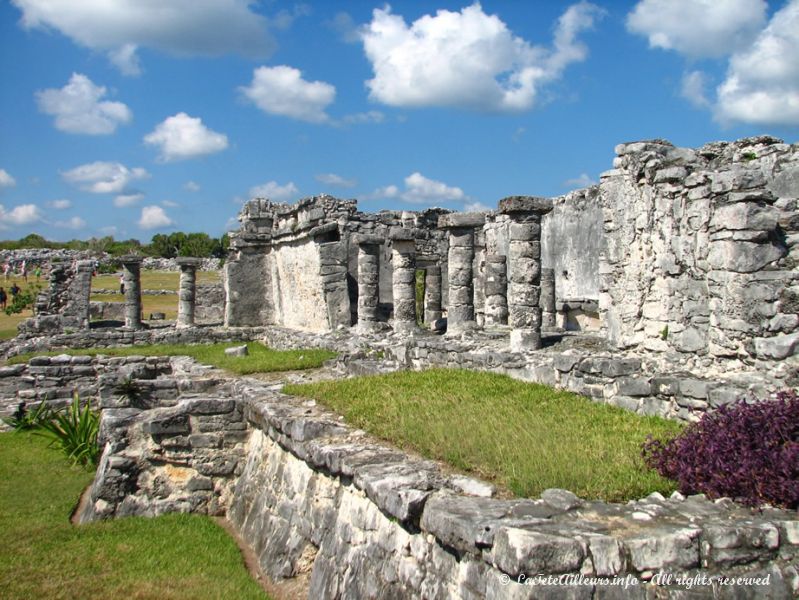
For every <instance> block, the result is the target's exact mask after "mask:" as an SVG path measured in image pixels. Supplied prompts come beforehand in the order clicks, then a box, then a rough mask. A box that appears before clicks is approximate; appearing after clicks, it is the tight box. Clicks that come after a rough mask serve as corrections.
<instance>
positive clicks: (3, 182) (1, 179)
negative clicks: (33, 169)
mask: <svg viewBox="0 0 799 600" xmlns="http://www.w3.org/2000/svg"><path fill="white" fill-rule="evenodd" d="M15 185H17V180H16V179H14V178H13V177H11V175H10V174H9V173H8V171H6V170H5V169H0V188H4V187H14V186H15Z"/></svg>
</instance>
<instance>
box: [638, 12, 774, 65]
mask: <svg viewBox="0 0 799 600" xmlns="http://www.w3.org/2000/svg"><path fill="white" fill-rule="evenodd" d="M766 8H767V6H766V2H765V1H764V0H641V2H639V3H638V4H636V5H635V8H634V9H633V10H632V12H631V13H630V14H629V15H627V29H628V30H629V31H631V32H633V33H637V34H640V35H644V36H646V37H647V38H648V39H649V46H650V47H652V48H662V49H664V50H676V51H677V52H680V53H681V54H685V55H687V56H690V57H693V58H700V57H719V56H724V55H726V54H729V53H730V52H732V51H734V50H736V49H737V48H740V47H743V46H746V45H747V44H749V43H751V41H752V40H753V39H754V37H755V36H756V35H757V33H758V31H759V30H760V28H761V27H762V26H763V23H764V22H765V19H766Z"/></svg>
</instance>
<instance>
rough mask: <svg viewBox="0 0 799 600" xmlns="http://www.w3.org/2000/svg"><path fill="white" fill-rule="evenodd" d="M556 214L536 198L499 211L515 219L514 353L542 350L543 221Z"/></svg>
mask: <svg viewBox="0 0 799 600" xmlns="http://www.w3.org/2000/svg"><path fill="white" fill-rule="evenodd" d="M551 210H552V201H551V200H548V199H546V198H538V197H534V196H511V197H509V198H505V199H503V200H500V202H499V211H500V212H501V213H503V214H507V215H508V216H509V217H510V218H511V221H512V222H511V225H510V242H509V245H508V263H509V270H510V272H509V274H508V280H509V281H510V285H509V287H508V312H509V323H510V326H511V327H512V328H513V330H512V331H511V349H512V350H514V351H517V352H518V351H523V350H537V349H539V348H541V308H540V306H539V300H540V280H541V242H540V237H541V217H542V216H543V215H545V214H546V213H548V212H549V211H551Z"/></svg>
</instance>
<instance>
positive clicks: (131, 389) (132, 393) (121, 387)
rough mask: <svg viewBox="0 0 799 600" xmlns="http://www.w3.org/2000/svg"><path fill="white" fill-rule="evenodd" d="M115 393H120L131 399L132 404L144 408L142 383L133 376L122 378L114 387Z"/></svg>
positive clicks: (122, 396)
mask: <svg viewBox="0 0 799 600" xmlns="http://www.w3.org/2000/svg"><path fill="white" fill-rule="evenodd" d="M114 393H116V394H117V395H119V396H120V397H121V398H127V399H128V400H130V404H131V406H134V407H136V408H143V407H142V406H140V404H141V401H142V389H141V385H140V384H139V382H137V381H136V380H135V379H133V377H131V376H128V377H125V378H123V379H121V380H120V381H119V383H117V384H116V386H115V387H114Z"/></svg>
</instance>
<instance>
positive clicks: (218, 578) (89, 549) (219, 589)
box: [0, 433, 266, 600]
mask: <svg viewBox="0 0 799 600" xmlns="http://www.w3.org/2000/svg"><path fill="white" fill-rule="evenodd" d="M46 446H47V442H46V441H45V440H44V439H42V438H40V437H38V436H33V435H28V434H17V433H3V434H0V597H2V598H4V599H8V600H10V599H17V598H19V599H22V598H76V599H78V598H80V599H83V598H136V599H147V598H153V599H187V600H189V599H194V598H230V599H238V598H266V595H265V594H264V593H263V591H262V590H261V588H260V587H259V585H258V584H257V583H256V582H255V581H254V580H253V579H252V578H251V577H250V575H249V574H248V573H247V570H246V569H245V567H244V562H243V559H242V557H241V554H240V552H239V549H238V548H237V546H236V543H235V542H234V541H233V539H231V538H230V537H229V536H228V535H227V533H226V532H225V531H224V530H223V529H222V528H221V527H220V526H218V525H217V524H216V523H214V522H213V521H212V520H211V519H209V518H207V517H202V516H198V515H166V516H163V517H158V518H155V519H145V518H139V517H131V518H125V519H118V520H114V521H105V522H100V523H91V524H87V525H81V526H77V527H76V526H73V525H71V524H70V523H69V516H70V513H71V511H72V510H73V508H74V505H75V503H76V502H77V499H78V496H79V495H80V493H81V491H82V490H83V489H84V488H85V487H86V485H88V483H89V482H90V481H91V479H92V476H93V475H92V473H90V472H88V471H86V470H83V469H80V468H78V467H72V466H70V464H69V463H68V462H67V461H66V459H65V458H64V457H63V456H62V455H61V453H60V452H58V451H56V450H53V449H50V448H47V447H46Z"/></svg>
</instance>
